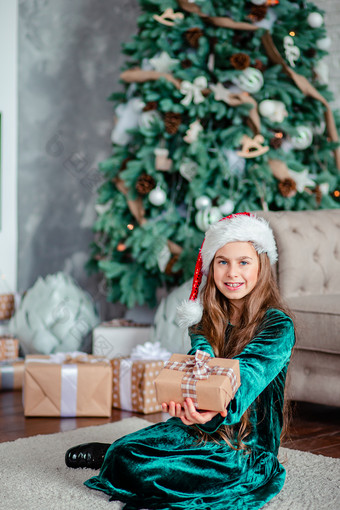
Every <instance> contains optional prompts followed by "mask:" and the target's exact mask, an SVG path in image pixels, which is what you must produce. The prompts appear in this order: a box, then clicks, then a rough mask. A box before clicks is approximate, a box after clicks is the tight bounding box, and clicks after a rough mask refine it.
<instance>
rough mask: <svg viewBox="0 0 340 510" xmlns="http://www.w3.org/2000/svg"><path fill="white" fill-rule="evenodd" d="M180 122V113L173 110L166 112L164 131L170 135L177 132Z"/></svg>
mask: <svg viewBox="0 0 340 510" xmlns="http://www.w3.org/2000/svg"><path fill="white" fill-rule="evenodd" d="M181 122H182V116H181V114H180V113H174V112H166V114H165V115H164V126H165V131H166V132H167V133H170V135H174V134H175V133H177V131H178V128H179V126H180V125H181Z"/></svg>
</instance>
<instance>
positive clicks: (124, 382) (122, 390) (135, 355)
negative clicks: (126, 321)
mask: <svg viewBox="0 0 340 510" xmlns="http://www.w3.org/2000/svg"><path fill="white" fill-rule="evenodd" d="M170 356H171V353H170V352H169V351H167V350H166V349H164V348H163V347H161V344H160V342H145V343H144V344H140V345H136V347H134V348H133V349H132V351H131V356H130V357H129V358H125V359H124V358H123V359H121V361H120V369H119V397H120V406H121V408H122V409H125V410H126V411H133V409H132V381H131V369H132V364H133V362H134V361H138V360H145V361H152V360H155V361H160V360H161V361H167V360H168V359H169V358H170Z"/></svg>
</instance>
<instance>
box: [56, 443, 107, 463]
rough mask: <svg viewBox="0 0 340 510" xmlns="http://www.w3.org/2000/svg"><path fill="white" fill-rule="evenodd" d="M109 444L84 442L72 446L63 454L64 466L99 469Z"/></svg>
mask: <svg viewBox="0 0 340 510" xmlns="http://www.w3.org/2000/svg"><path fill="white" fill-rule="evenodd" d="M110 446H111V445H110V444H106V443H84V444H79V445H78V446H73V448H70V449H69V450H67V452H66V454H65V463H66V466H68V467H70V468H89V469H99V468H100V467H101V466H102V464H103V461H104V457H105V454H106V452H107V450H108V449H109V447H110Z"/></svg>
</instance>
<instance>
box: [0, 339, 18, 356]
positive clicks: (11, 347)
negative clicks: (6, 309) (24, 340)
mask: <svg viewBox="0 0 340 510" xmlns="http://www.w3.org/2000/svg"><path fill="white" fill-rule="evenodd" d="M18 355H19V341H18V340H17V339H16V338H13V337H11V336H9V335H2V336H0V361H2V360H13V359H15V358H17V357H18Z"/></svg>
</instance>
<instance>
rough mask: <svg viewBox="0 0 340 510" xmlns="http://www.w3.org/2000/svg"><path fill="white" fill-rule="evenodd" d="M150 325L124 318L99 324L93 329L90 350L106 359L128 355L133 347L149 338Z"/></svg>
mask: <svg viewBox="0 0 340 510" xmlns="http://www.w3.org/2000/svg"><path fill="white" fill-rule="evenodd" d="M150 336H151V326H150V325H149V324H137V323H135V322H133V321H129V320H126V319H114V320H112V321H109V322H103V323H102V324H99V325H98V326H97V327H95V328H94V330H93V337H92V352H93V354H94V355H95V356H104V357H105V358H108V359H113V358H120V357H123V356H129V355H130V353H131V350H132V349H133V347H135V346H136V345H138V344H143V343H144V342H147V341H148V340H149V339H150Z"/></svg>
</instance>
